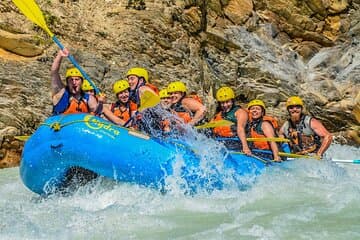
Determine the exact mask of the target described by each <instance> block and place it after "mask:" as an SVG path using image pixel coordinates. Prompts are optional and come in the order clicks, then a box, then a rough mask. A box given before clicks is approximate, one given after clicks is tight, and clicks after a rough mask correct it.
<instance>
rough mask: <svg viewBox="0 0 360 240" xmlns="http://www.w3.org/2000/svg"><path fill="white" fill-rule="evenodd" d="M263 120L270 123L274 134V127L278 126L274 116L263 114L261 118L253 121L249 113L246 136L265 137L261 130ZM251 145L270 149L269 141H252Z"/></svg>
mask: <svg viewBox="0 0 360 240" xmlns="http://www.w3.org/2000/svg"><path fill="white" fill-rule="evenodd" d="M264 121H267V122H269V123H270V124H271V125H272V127H273V128H274V133H275V135H276V129H277V128H278V127H279V124H278V121H277V120H276V118H274V117H272V116H267V115H265V116H263V117H262V119H259V120H256V121H253V120H252V118H251V117H250V114H249V120H248V123H247V126H246V130H247V131H246V132H247V136H249V137H251V138H265V137H266V136H265V135H264V132H263V130H262V123H263V122H264ZM252 145H253V147H254V148H257V149H271V147H270V144H269V142H262V141H259V142H253V143H252Z"/></svg>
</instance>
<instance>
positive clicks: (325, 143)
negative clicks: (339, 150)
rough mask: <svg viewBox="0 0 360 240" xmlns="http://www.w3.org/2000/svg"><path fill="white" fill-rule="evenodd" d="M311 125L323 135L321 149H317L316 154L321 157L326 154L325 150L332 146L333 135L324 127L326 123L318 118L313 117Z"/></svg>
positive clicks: (318, 133)
mask: <svg viewBox="0 0 360 240" xmlns="http://www.w3.org/2000/svg"><path fill="white" fill-rule="evenodd" d="M310 127H311V129H312V130H313V131H314V132H315V133H316V134H317V135H319V136H320V137H321V139H322V141H321V146H320V148H319V150H318V151H317V153H316V155H317V156H319V157H320V158H321V157H322V155H323V154H324V152H325V151H326V150H327V149H328V148H329V147H330V144H331V141H332V135H331V133H329V131H328V130H326V128H325V127H324V125H323V124H322V123H321V122H320V121H319V120H317V119H315V118H312V119H311V121H310Z"/></svg>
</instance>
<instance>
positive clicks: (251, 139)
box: [215, 137, 290, 142]
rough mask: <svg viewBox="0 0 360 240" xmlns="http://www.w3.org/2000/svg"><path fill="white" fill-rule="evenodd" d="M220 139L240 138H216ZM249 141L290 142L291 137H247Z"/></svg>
mask: <svg viewBox="0 0 360 240" xmlns="http://www.w3.org/2000/svg"><path fill="white" fill-rule="evenodd" d="M215 139H216V140H218V141H227V140H233V141H234V140H235V141H239V138H236V137H232V138H222V137H217V138H215ZM246 140H247V141H249V142H290V140H289V139H286V138H278V137H271V138H246Z"/></svg>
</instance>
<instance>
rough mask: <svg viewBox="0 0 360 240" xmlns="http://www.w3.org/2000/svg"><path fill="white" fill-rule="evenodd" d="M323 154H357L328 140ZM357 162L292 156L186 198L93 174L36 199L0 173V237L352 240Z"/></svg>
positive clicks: (358, 208) (357, 209)
mask: <svg viewBox="0 0 360 240" xmlns="http://www.w3.org/2000/svg"><path fill="white" fill-rule="evenodd" d="M327 156H328V157H330V156H331V157H333V158H338V159H359V158H360V149H359V148H354V147H350V146H341V145H336V144H334V145H332V146H331V148H330V149H329V150H328V155H327ZM359 183H360V164H358V165H356V164H343V165H337V164H335V163H333V162H331V161H330V160H329V159H325V160H324V161H317V160H313V159H297V160H296V161H292V162H288V163H285V164H283V165H281V166H273V167H269V168H267V169H266V170H265V172H264V173H263V174H262V175H261V176H259V177H258V179H257V181H256V182H255V183H254V184H253V185H252V186H251V187H250V188H249V189H247V190H245V191H241V190H235V189H232V190H223V191H217V192H213V193H211V194H207V193H199V194H197V195H194V196H186V195H184V194H183V193H182V192H181V191H179V192H177V191H171V192H169V193H167V194H161V193H159V192H158V191H156V190H154V189H148V188H144V187H140V186H137V185H131V184H126V183H114V182H112V181H109V180H106V179H100V180H98V181H96V182H95V183H94V184H91V185H88V186H85V187H82V188H80V189H79V190H78V191H77V192H76V193H74V195H71V196H67V197H64V196H57V195H53V196H51V197H49V198H47V199H42V198H40V197H39V196H37V195H36V194H34V193H32V192H30V191H29V190H28V189H27V188H26V187H25V186H24V185H23V184H22V182H21V179H20V177H19V169H18V168H11V169H2V170H0V194H1V197H0V208H1V213H0V215H1V221H0V239H2V240H4V239H157V240H158V239H207V240H208V239H360V229H359V226H360V204H359V200H360V184H359Z"/></svg>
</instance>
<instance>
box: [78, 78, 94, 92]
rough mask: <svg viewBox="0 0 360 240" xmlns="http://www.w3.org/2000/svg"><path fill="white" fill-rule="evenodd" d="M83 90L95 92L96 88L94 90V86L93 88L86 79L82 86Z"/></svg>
mask: <svg viewBox="0 0 360 240" xmlns="http://www.w3.org/2000/svg"><path fill="white" fill-rule="evenodd" d="M81 90H83V91H90V90H94V88H93V86H91V84H90V83H89V81H88V80H86V79H84V81H83V83H82V85H81Z"/></svg>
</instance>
